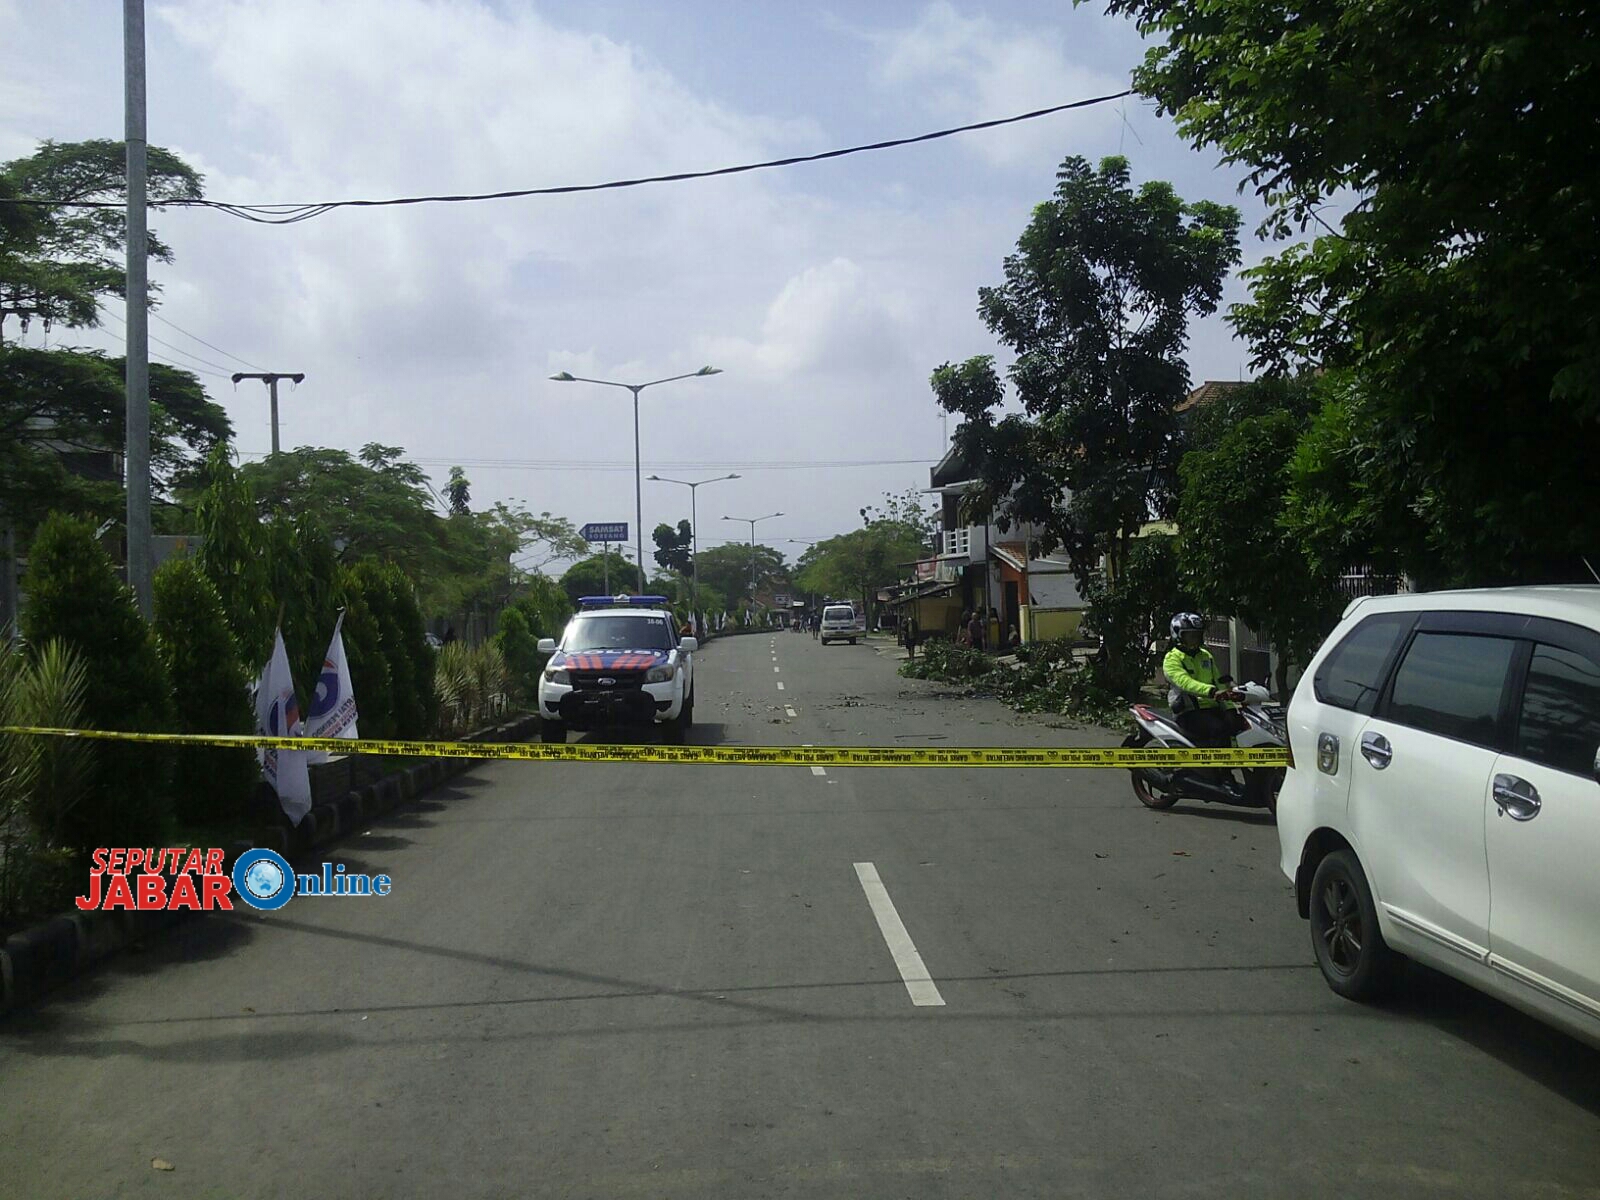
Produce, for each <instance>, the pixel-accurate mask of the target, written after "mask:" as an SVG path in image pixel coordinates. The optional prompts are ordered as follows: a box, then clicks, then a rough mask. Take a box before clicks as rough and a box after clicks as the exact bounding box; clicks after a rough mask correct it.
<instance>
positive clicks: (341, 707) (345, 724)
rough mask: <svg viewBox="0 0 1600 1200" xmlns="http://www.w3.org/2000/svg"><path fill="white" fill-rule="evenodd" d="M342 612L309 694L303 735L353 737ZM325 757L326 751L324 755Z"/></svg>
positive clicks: (353, 714)
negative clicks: (319, 673)
mask: <svg viewBox="0 0 1600 1200" xmlns="http://www.w3.org/2000/svg"><path fill="white" fill-rule="evenodd" d="M343 631H344V614H343V613H340V614H339V620H338V621H337V622H336V623H335V624H334V627H333V640H332V641H330V642H329V643H328V654H327V657H326V658H324V659H323V661H322V675H321V677H320V678H318V680H317V690H316V693H315V694H314V695H313V696H312V697H311V712H310V714H309V715H308V716H307V717H306V736H307V737H324V738H355V737H359V736H360V735H359V734H357V733H356V718H357V716H358V715H359V714H358V713H357V712H356V693H355V688H353V687H352V686H351V685H350V662H349V660H348V659H347V658H345V654H344V632H343ZM324 757H325V755H324Z"/></svg>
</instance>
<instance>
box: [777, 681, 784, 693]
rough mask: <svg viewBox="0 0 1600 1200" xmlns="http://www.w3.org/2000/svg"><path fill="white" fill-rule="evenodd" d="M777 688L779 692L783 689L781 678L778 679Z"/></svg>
mask: <svg viewBox="0 0 1600 1200" xmlns="http://www.w3.org/2000/svg"><path fill="white" fill-rule="evenodd" d="M778 690H779V691H780V692H781V691H783V680H781V679H780V680H778Z"/></svg>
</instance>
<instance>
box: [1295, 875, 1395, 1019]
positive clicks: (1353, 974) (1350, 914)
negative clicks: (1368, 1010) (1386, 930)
mask: <svg viewBox="0 0 1600 1200" xmlns="http://www.w3.org/2000/svg"><path fill="white" fill-rule="evenodd" d="M1311 946H1312V949H1313V950H1314V951H1315V953H1316V956H1317V966H1319V967H1321V968H1322V977H1323V978H1324V979H1326V980H1327V981H1328V986H1329V987H1330V988H1332V989H1333V990H1334V991H1335V992H1337V993H1338V994H1339V995H1341V996H1343V997H1344V998H1345V999H1346V1000H1356V1001H1361V1002H1367V1001H1371V1000H1378V999H1381V998H1382V997H1383V996H1384V995H1386V994H1387V993H1388V992H1389V990H1390V989H1391V988H1392V987H1393V986H1394V981H1395V975H1396V973H1397V971H1398V970H1399V961H1398V956H1397V955H1396V954H1395V952H1394V951H1393V950H1391V949H1389V945H1388V943H1387V942H1385V941H1384V940H1383V933H1382V932H1381V931H1380V930H1379V929H1378V910H1377V907H1376V906H1375V905H1374V904H1373V902H1372V889H1371V888H1370V887H1368V886H1367V877H1366V874H1365V873H1364V872H1363V871H1362V870H1361V864H1360V863H1359V862H1357V861H1356V856H1355V855H1354V854H1353V853H1351V852H1350V851H1349V850H1335V851H1334V852H1333V853H1332V854H1329V855H1328V856H1327V857H1326V858H1324V859H1323V860H1322V861H1321V862H1320V863H1318V864H1317V873H1316V874H1315V875H1313V876H1312V878H1311Z"/></svg>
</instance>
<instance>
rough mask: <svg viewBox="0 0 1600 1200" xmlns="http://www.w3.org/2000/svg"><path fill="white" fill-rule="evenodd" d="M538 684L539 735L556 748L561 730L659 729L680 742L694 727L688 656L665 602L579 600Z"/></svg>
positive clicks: (691, 647)
mask: <svg viewBox="0 0 1600 1200" xmlns="http://www.w3.org/2000/svg"><path fill="white" fill-rule="evenodd" d="M578 605H579V610H578V613H577V615H576V616H574V617H573V618H572V620H570V621H569V622H567V628H566V631H565V632H564V633H563V634H562V635H561V641H560V643H559V644H558V643H557V642H556V641H555V639H554V638H544V639H542V640H541V641H540V642H539V650H540V651H541V652H542V653H545V654H549V655H550V656H551V657H550V661H549V663H547V664H546V665H545V669H544V673H543V675H541V676H540V679H539V733H540V737H541V739H542V740H543V741H546V742H556V743H563V742H565V741H566V740H567V730H569V729H572V730H591V729H618V728H643V727H649V726H653V725H661V726H663V727H664V728H663V732H664V733H665V734H666V737H667V740H668V741H671V742H677V743H682V742H684V741H686V740H687V739H688V735H689V729H690V727H691V726H692V725H693V724H694V652H695V651H696V650H698V649H699V648H700V643H699V642H698V641H696V640H695V639H694V638H692V637H686V638H680V637H678V636H677V633H676V631H675V630H674V628H673V619H672V613H671V611H670V610H669V609H668V608H667V598H666V597H665V596H585V597H583V598H582V599H581V600H579V602H578Z"/></svg>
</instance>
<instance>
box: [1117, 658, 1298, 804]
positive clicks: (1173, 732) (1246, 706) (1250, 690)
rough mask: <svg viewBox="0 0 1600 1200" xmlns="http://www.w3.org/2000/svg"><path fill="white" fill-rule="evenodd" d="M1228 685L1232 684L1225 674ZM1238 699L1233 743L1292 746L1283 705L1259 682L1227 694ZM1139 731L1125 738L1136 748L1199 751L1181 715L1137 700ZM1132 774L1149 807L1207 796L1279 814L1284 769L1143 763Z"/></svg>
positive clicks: (1135, 789) (1211, 801)
mask: <svg viewBox="0 0 1600 1200" xmlns="http://www.w3.org/2000/svg"><path fill="white" fill-rule="evenodd" d="M1222 682H1223V683H1225V684H1228V683H1232V680H1231V679H1229V678H1227V677H1224V678H1223V681H1222ZM1226 697H1227V698H1228V699H1230V700H1234V701H1236V702H1237V703H1238V705H1239V707H1238V708H1236V709H1232V710H1231V713H1232V715H1234V716H1236V717H1237V718H1238V719H1239V721H1240V727H1239V730H1238V732H1237V734H1236V735H1235V737H1234V744H1235V745H1237V746H1240V747H1241V748H1246V749H1249V748H1264V747H1278V748H1281V747H1284V746H1287V745H1288V744H1289V735H1288V730H1287V728H1286V726H1285V724H1284V710H1283V706H1282V705H1281V704H1275V703H1273V702H1272V697H1271V695H1270V694H1269V693H1268V691H1267V689H1266V688H1265V687H1264V686H1263V685H1261V684H1259V683H1246V684H1245V685H1244V686H1243V687H1240V688H1235V689H1233V690H1232V691H1230V692H1228V693H1226ZM1129 712H1130V713H1131V714H1132V716H1133V721H1134V726H1135V728H1134V731H1133V732H1132V733H1131V734H1129V735H1128V737H1127V738H1126V739H1124V741H1123V743H1122V744H1123V745H1124V746H1126V747H1129V748H1132V749H1140V748H1143V747H1145V746H1153V747H1157V748H1169V749H1174V750H1177V749H1190V750H1193V749H1196V748H1197V747H1196V746H1195V744H1194V742H1192V741H1190V740H1189V737H1188V735H1187V734H1185V733H1184V732H1183V729H1182V727H1181V726H1179V724H1178V721H1177V718H1176V717H1174V716H1173V715H1172V714H1171V713H1170V712H1167V711H1166V710H1164V709H1158V708H1151V707H1150V706H1149V705H1147V704H1135V705H1134V706H1133V707H1132V708H1131V709H1130V710H1129ZM1129 773H1130V774H1131V775H1132V776H1133V794H1134V795H1135V796H1137V797H1139V801H1140V803H1142V804H1143V805H1144V806H1145V807H1146V808H1154V809H1168V808H1171V807H1172V806H1173V805H1174V804H1176V803H1177V802H1178V801H1179V800H1202V801H1204V802H1205V803H1207V804H1227V805H1232V806H1233V807H1235V808H1264V809H1266V810H1267V811H1268V812H1270V813H1273V814H1276V813H1277V808H1278V789H1279V788H1280V787H1282V786H1283V775H1284V768H1283V767H1246V768H1244V769H1243V771H1242V774H1243V776H1244V778H1243V780H1242V781H1241V780H1240V779H1239V777H1238V776H1239V773H1237V772H1235V771H1232V770H1229V769H1227V768H1223V767H1178V768H1173V769H1168V768H1163V767H1140V768H1136V769H1134V770H1133V771H1131V772H1129Z"/></svg>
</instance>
